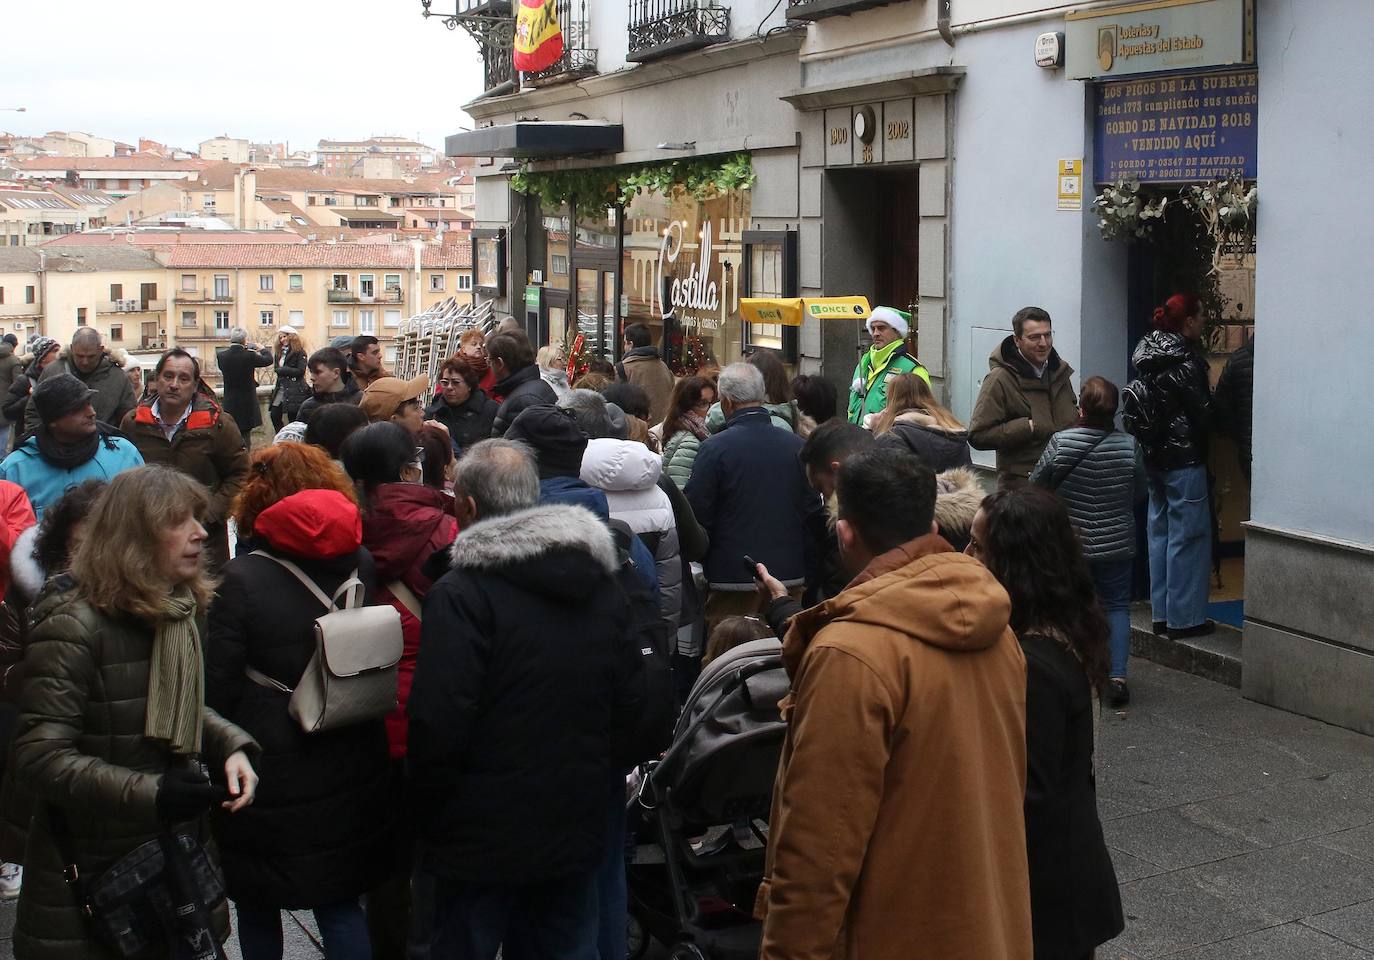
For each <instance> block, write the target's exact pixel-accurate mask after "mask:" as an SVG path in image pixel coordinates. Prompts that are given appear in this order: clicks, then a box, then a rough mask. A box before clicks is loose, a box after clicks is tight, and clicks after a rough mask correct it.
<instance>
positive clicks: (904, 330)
mask: <svg viewBox="0 0 1374 960" xmlns="http://www.w3.org/2000/svg"><path fill="white" fill-rule="evenodd" d="M874 321H882V322H883V323H885V324H887V325H888V326H889V327H891V328H892V329H893V330H896V331H897V332H898V333H899V334H901V335H902V336H903V337H905V336H906V335H907V334H908V333H910V332H911V314H909V313H904V312H902V311H901V310H896V309H894V308H892V307H874V308H873V312H872V313H870V314H869V315H868V321H867V323H865V324H864V325H865V326H866V327H868V333H869V335H870V336H872V334H873V323H874Z"/></svg>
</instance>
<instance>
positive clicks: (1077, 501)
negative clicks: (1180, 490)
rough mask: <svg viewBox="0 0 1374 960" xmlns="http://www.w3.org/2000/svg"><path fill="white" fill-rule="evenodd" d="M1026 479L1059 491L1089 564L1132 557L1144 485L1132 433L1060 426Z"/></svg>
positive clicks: (1139, 455)
mask: <svg viewBox="0 0 1374 960" xmlns="http://www.w3.org/2000/svg"><path fill="white" fill-rule="evenodd" d="M1099 441H1100V442H1099ZM1094 444H1096V446H1094ZM1030 482H1031V483H1034V484H1037V485H1039V486H1042V487H1048V488H1049V489H1051V490H1054V491H1056V492H1057V493H1058V494H1059V498H1060V499H1061V500H1063V501H1064V506H1065V507H1066V508H1067V509H1068V511H1069V517H1070V518H1072V520H1073V525H1074V527H1075V528H1076V529H1077V530H1078V539H1079V540H1080V541H1081V542H1082V544H1083V556H1084V557H1086V558H1087V559H1088V561H1089V562H1092V563H1100V562H1103V561H1108V560H1129V559H1130V558H1131V557H1134V556H1135V505H1136V503H1137V502H1138V501H1140V500H1141V499H1143V498H1144V496H1145V494H1146V489H1147V488H1146V482H1145V461H1144V458H1143V457H1142V455H1141V452H1140V445H1139V444H1137V443H1136V442H1135V438H1134V437H1132V436H1131V435H1130V434H1127V433H1122V432H1121V431H1119V430H1113V431H1112V432H1111V433H1106V432H1105V431H1102V430H1094V429H1093V428H1092V427H1070V428H1069V429H1067V430H1060V431H1059V432H1058V433H1056V434H1055V435H1054V436H1052V437H1050V442H1049V444H1048V445H1047V446H1046V447H1045V452H1044V453H1043V454H1041V455H1040V462H1039V463H1038V464H1036V466H1035V469H1034V470H1032V471H1031V475H1030Z"/></svg>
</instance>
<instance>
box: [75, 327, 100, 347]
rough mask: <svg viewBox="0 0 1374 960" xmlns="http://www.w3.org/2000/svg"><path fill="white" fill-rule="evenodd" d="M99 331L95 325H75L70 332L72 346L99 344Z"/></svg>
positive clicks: (95, 345)
mask: <svg viewBox="0 0 1374 960" xmlns="http://www.w3.org/2000/svg"><path fill="white" fill-rule="evenodd" d="M100 345H101V343H100V331H99V330H97V329H96V328H95V327H77V328H76V333H74V334H72V346H74V347H76V346H91V347H98V346H100Z"/></svg>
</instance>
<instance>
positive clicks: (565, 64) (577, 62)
mask: <svg viewBox="0 0 1374 960" xmlns="http://www.w3.org/2000/svg"><path fill="white" fill-rule="evenodd" d="M589 2H590V0H557V13H558V23H559V26H561V27H562V28H563V56H561V57H559V58H558V60H557V62H555V63H554V64H553V66H551V67H548V68H547V69H545V70H540V71H539V72H538V73H527V74H525V76H524V78H523V80H524V84H525V86H530V87H546V86H551V85H553V84H555V83H566V82H567V81H569V80H579V79H581V78H582V77H590V76H592V75H593V74H595V73H596V50H595V49H594V48H592V47H588V46H587V41H588V40H589V38H590V37H591V34H590V33H588V31H587V4H588V3H589Z"/></svg>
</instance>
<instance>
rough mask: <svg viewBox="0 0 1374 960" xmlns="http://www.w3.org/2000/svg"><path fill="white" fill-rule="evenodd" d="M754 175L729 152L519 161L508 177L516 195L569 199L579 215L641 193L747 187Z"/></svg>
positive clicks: (705, 194) (742, 157)
mask: <svg viewBox="0 0 1374 960" xmlns="http://www.w3.org/2000/svg"><path fill="white" fill-rule="evenodd" d="M754 178H755V173H754V165H753V162H752V161H751V160H750V159H749V154H747V153H731V154H721V155H718V156H710V157H687V158H682V159H677V160H664V161H660V162H655V163H637V164H629V165H626V166H620V167H588V168H582V169H571V170H531V169H530V168H529V166H528V165H525V166H523V167H521V169H520V171H519V172H518V173H516V174H515V176H513V177H511V187H512V189H514V190H515V191H516V192H517V193H524V194H533V195H534V196H537V197H538V198H539V201H540V203H541V204H543V205H544V206H545V207H548V208H550V209H557V208H559V207H561V206H563V204H565V203H570V202H575V203H576V204H577V210H576V213H577V215H578V216H579V217H582V216H588V217H596V216H600V215H602V214H603V213H604V212H605V209H606V208H607V207H610V206H615V205H617V204H619V205H622V206H627V205H629V203H630V202H631V201H632V200H634V198H635V197H637V196H639V194H640V193H643V192H645V191H652V192H656V193H658V194H660V195H662V196H672V195H675V194H678V193H681V194H685V195H689V196H691V197H694V198H695V199H697V200H705V199H707V198H709V197H713V196H717V195H719V194H723V193H728V192H729V191H731V190H748V189H749V188H750V187H752V186H753V185H754Z"/></svg>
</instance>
